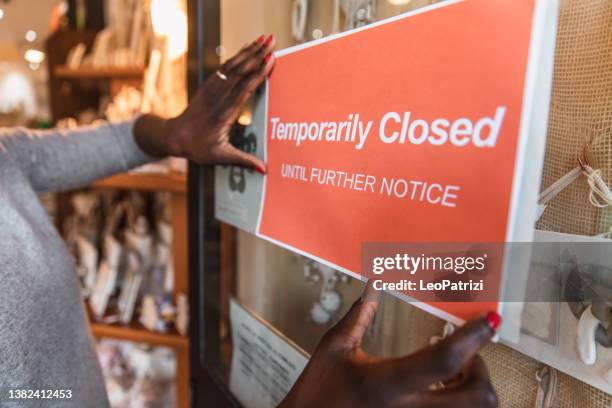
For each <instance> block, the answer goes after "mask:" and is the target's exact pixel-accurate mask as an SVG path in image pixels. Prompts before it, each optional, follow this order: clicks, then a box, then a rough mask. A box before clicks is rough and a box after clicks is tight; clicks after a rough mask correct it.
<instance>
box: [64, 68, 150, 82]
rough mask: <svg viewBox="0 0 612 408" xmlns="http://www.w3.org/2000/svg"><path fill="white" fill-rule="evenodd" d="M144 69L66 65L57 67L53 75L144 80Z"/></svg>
mask: <svg viewBox="0 0 612 408" xmlns="http://www.w3.org/2000/svg"><path fill="white" fill-rule="evenodd" d="M144 72H145V71H144V69H143V68H139V67H109V68H93V67H86V68H83V67H82V68H76V69H75V68H69V67H66V66H64V65H60V66H57V67H55V69H54V70H53V73H54V74H55V76H56V77H57V78H65V79H70V78H74V79H77V78H84V79H86V78H94V79H105V78H108V79H142V77H143V75H144Z"/></svg>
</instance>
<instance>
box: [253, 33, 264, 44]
mask: <svg viewBox="0 0 612 408" xmlns="http://www.w3.org/2000/svg"><path fill="white" fill-rule="evenodd" d="M264 38H266V36H265V35H263V34H262V35H260V36H259V37H257V39H256V40H255V44H261V43H262V42H263V40H264Z"/></svg>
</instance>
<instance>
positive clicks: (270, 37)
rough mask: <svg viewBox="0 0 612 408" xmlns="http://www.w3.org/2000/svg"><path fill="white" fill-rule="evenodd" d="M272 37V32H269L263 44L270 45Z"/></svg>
mask: <svg viewBox="0 0 612 408" xmlns="http://www.w3.org/2000/svg"><path fill="white" fill-rule="evenodd" d="M273 39H274V34H270V35H269V36H268V38H266V42H265V43H264V44H265V45H270V43H271V42H272V40H273Z"/></svg>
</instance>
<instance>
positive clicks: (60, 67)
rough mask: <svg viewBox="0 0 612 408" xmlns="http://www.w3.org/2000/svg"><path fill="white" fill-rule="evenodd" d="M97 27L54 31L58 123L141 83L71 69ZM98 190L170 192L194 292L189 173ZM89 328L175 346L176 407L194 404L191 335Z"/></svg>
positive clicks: (183, 268) (123, 71)
mask: <svg viewBox="0 0 612 408" xmlns="http://www.w3.org/2000/svg"><path fill="white" fill-rule="evenodd" d="M95 34H96V33H95V32H93V31H82V30H66V31H61V30H60V31H57V32H55V33H53V34H52V35H51V36H50V37H49V38H48V40H47V42H46V54H47V55H48V61H47V65H48V73H49V91H50V97H51V110H52V117H53V122H54V123H55V122H57V121H58V120H60V119H63V118H65V117H76V115H77V114H78V113H79V112H82V111H84V110H87V109H93V110H97V109H98V108H99V106H100V101H101V100H102V98H104V97H111V98H112V97H113V96H115V95H116V94H117V93H118V92H119V91H120V90H121V89H122V88H123V87H124V86H126V85H127V86H133V87H135V88H141V87H142V83H143V79H144V76H145V69H144V67H117V68H112V67H109V68H93V67H81V68H78V69H72V68H68V67H67V66H65V65H64V64H65V61H66V58H67V55H68V53H69V52H70V50H71V49H72V48H73V47H74V46H75V45H77V44H79V43H83V44H85V45H86V47H87V48H88V49H89V50H90V49H91V47H92V45H93V42H94V38H95ZM90 187H91V188H96V189H124V190H139V191H150V192H154V191H159V192H168V193H170V206H171V213H172V220H171V224H172V235H173V240H172V258H173V262H174V296H175V297H176V295H177V294H179V293H184V294H188V293H189V277H188V265H187V177H186V175H185V174H182V173H168V174H154V173H137V172H130V173H124V174H118V175H115V176H113V177H109V178H106V179H103V180H100V181H97V182H95V183H93V184H92V185H91V186H90ZM66 197H67V196H66V195H65V194H63V193H62V194H59V195H58V200H57V201H58V220H59V221H60V222H59V223H58V227H60V229H61V220H62V219H63V217H64V216H65V215H66V214H67V211H68V210H67V208H66V205H65V203H66ZM90 328H91V332H92V334H93V336H94V337H97V338H110V339H116V340H123V341H132V342H137V343H144V344H149V345H152V346H166V347H170V348H172V349H173V350H174V352H175V355H176V362H177V373H176V391H177V395H176V407H178V408H187V407H189V406H190V398H191V392H190V367H189V338H188V337H186V336H182V335H180V334H179V333H177V332H176V331H174V332H170V333H156V332H151V331H149V330H147V329H146V328H145V327H143V326H142V325H141V324H140V323H138V322H132V323H131V324H129V325H127V326H124V325H120V324H106V323H103V322H100V321H96V320H94V319H93V318H92V316H90Z"/></svg>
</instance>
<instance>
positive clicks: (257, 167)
mask: <svg viewBox="0 0 612 408" xmlns="http://www.w3.org/2000/svg"><path fill="white" fill-rule="evenodd" d="M255 171H257V172H258V173H259V174H264V175H265V174H266V169H265V167H259V166H255Z"/></svg>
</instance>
